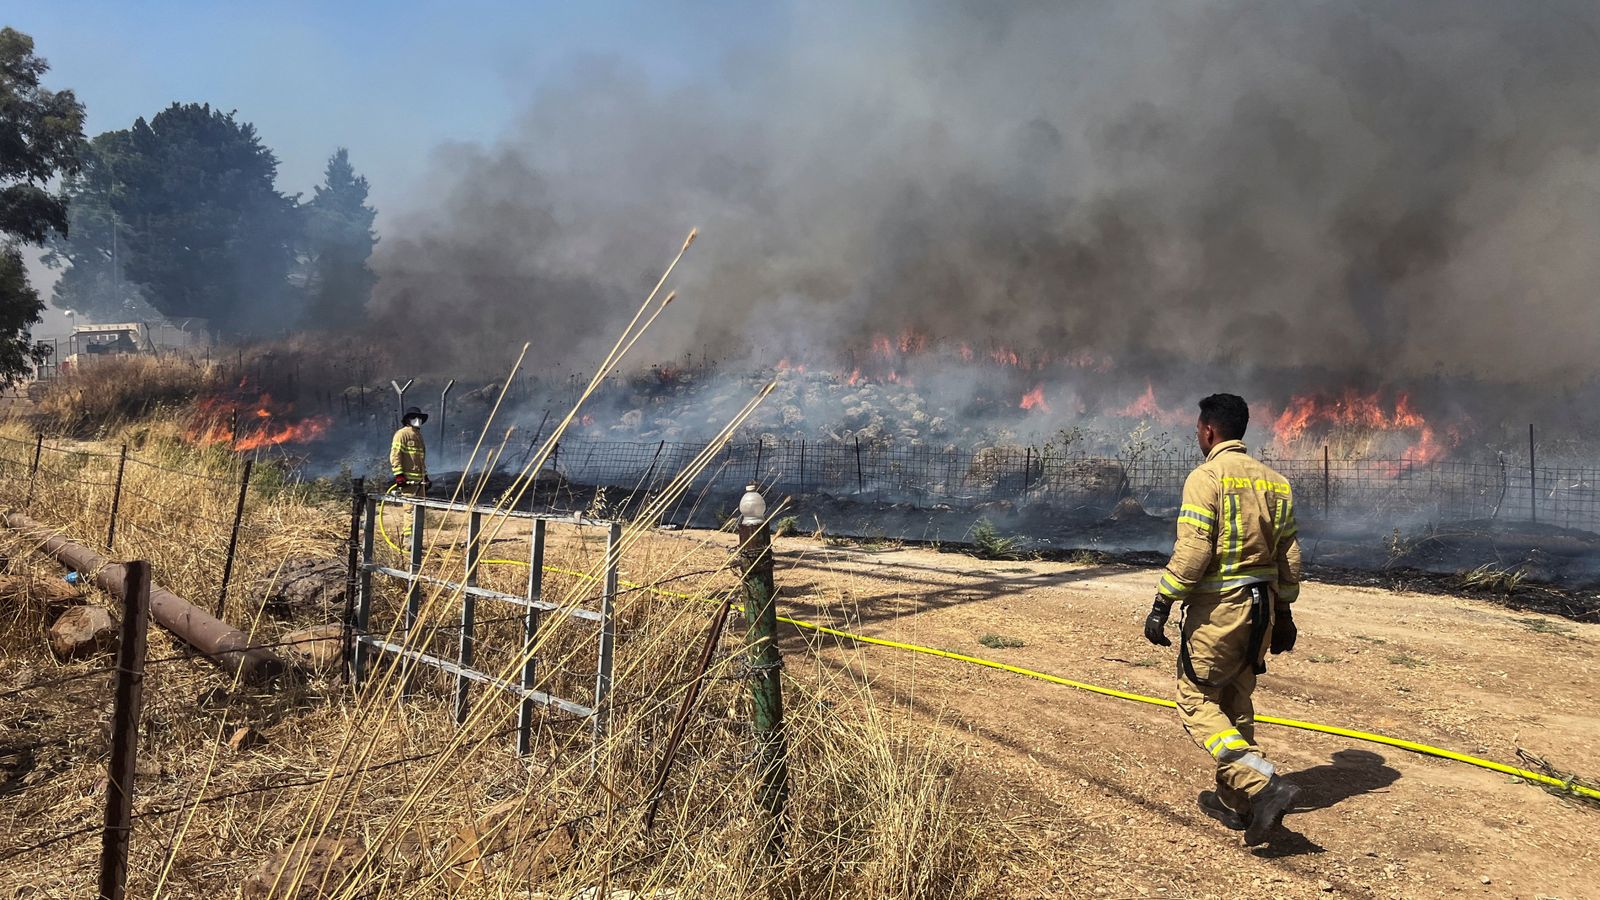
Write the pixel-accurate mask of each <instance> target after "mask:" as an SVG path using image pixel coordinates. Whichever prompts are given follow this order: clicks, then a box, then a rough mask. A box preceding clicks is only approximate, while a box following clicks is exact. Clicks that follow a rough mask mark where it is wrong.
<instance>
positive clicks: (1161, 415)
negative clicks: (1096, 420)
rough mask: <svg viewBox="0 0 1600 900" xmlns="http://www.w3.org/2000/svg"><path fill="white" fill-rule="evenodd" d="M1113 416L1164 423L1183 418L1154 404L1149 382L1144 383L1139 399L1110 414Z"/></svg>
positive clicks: (1154, 395) (1176, 411) (1178, 413)
mask: <svg viewBox="0 0 1600 900" xmlns="http://www.w3.org/2000/svg"><path fill="white" fill-rule="evenodd" d="M1111 414H1112V415H1113V416H1122V417H1124V418H1128V419H1157V420H1160V421H1164V422H1176V421H1179V420H1181V419H1182V418H1183V413H1181V412H1179V411H1178V410H1173V409H1163V408H1162V406H1161V404H1159V403H1157V402H1156V388H1155V385H1153V384H1151V383H1150V382H1148V381H1147V382H1145V385H1144V393H1143V394H1140V395H1139V399H1137V400H1135V401H1133V402H1132V403H1129V404H1128V405H1127V406H1124V407H1123V408H1121V409H1119V410H1116V411H1114V412H1112V413H1111Z"/></svg>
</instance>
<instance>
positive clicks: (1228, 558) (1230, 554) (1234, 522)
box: [1217, 494, 1244, 576]
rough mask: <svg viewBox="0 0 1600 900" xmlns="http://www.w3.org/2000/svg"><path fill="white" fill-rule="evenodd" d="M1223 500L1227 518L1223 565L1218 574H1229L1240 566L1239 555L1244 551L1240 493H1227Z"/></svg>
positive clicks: (1225, 520) (1224, 529)
mask: <svg viewBox="0 0 1600 900" xmlns="http://www.w3.org/2000/svg"><path fill="white" fill-rule="evenodd" d="M1222 502H1223V505H1224V506H1225V507H1226V512H1225V514H1226V516H1227V518H1225V519H1224V520H1223V522H1222V526H1223V527H1222V540H1221V542H1220V543H1221V544H1222V547H1223V551H1222V565H1220V566H1218V567H1217V574H1219V575H1222V576H1229V575H1232V574H1233V573H1234V571H1235V570H1236V569H1238V568H1239V562H1240V559H1239V557H1240V555H1241V554H1242V553H1243V552H1244V535H1243V533H1242V531H1243V529H1241V528H1240V527H1239V495H1238V494H1225V495H1223V498H1222Z"/></svg>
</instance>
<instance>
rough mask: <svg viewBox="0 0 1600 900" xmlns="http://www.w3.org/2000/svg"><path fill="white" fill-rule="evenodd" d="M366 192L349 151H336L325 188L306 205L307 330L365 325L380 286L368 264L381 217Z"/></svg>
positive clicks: (341, 149) (365, 181) (375, 241)
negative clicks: (375, 223)
mask: <svg viewBox="0 0 1600 900" xmlns="http://www.w3.org/2000/svg"><path fill="white" fill-rule="evenodd" d="M367 190H368V184H367V179H366V178H365V177H363V176H360V175H357V174H356V172H355V169H354V168H352V167H351V165H350V154H349V151H347V150H345V149H344V148H343V147H340V148H339V149H338V150H336V151H334V154H333V156H332V157H330V158H329V159H328V169H327V174H326V176H325V177H324V179H323V183H322V184H321V185H318V186H317V188H316V196H315V197H313V198H312V199H311V202H310V203H307V204H306V205H305V215H306V234H305V253H304V271H305V273H306V274H305V279H306V294H307V297H308V302H307V304H306V311H305V315H306V319H307V321H306V325H307V326H308V327H311V328H316V329H319V330H349V329H352V328H355V327H358V326H360V325H361V324H363V323H364V322H365V320H366V307H367V300H368V299H370V298H371V296H372V286H373V284H374V282H376V281H377V277H376V276H375V275H373V274H372V270H371V269H369V268H368V267H367V259H368V258H369V257H370V256H371V255H372V248H373V247H374V246H375V245H376V244H377V243H378V238H377V235H376V234H375V233H374V232H373V230H372V223H373V220H374V218H375V217H376V216H377V211H376V210H374V209H373V208H372V207H370V206H368V205H367Z"/></svg>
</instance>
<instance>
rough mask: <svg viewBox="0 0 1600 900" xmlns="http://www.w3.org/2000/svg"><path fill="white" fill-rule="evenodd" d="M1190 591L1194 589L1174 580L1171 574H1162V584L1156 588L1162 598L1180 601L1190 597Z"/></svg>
mask: <svg viewBox="0 0 1600 900" xmlns="http://www.w3.org/2000/svg"><path fill="white" fill-rule="evenodd" d="M1190 590H1192V588H1190V587H1189V586H1188V585H1186V584H1184V583H1183V582H1181V581H1179V580H1178V579H1176V578H1173V577H1172V574H1171V573H1169V572H1162V573H1161V583H1160V585H1158V586H1157V587H1156V593H1158V594H1160V595H1161V596H1163V597H1173V598H1176V599H1179V600H1181V599H1183V598H1184V597H1185V596H1188V594H1189V591H1190Z"/></svg>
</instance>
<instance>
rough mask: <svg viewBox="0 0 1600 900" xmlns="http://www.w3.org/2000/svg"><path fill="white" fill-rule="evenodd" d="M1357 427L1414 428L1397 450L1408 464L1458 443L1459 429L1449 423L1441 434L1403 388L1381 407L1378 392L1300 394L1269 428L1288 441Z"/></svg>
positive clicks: (1440, 454)
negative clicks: (1404, 445) (1317, 429)
mask: <svg viewBox="0 0 1600 900" xmlns="http://www.w3.org/2000/svg"><path fill="white" fill-rule="evenodd" d="M1313 427H1320V428H1323V429H1333V428H1359V429H1364V430H1367V431H1384V432H1393V431H1415V432H1417V438H1416V441H1415V442H1414V443H1412V444H1411V445H1410V446H1408V447H1407V448H1406V449H1405V450H1404V451H1402V452H1401V454H1400V459H1401V461H1402V462H1404V463H1406V464H1408V465H1421V464H1425V463H1431V462H1434V461H1436V460H1438V459H1441V458H1443V457H1444V455H1445V454H1447V453H1448V452H1450V449H1451V448H1452V447H1455V446H1457V445H1459V444H1460V443H1461V432H1460V430H1459V429H1458V428H1456V427H1454V426H1451V427H1447V428H1445V429H1444V434H1443V436H1442V437H1441V435H1440V434H1439V432H1438V430H1437V429H1435V428H1434V427H1433V425H1431V424H1430V423H1429V422H1428V421H1427V420H1426V419H1424V418H1423V417H1422V415H1421V414H1420V413H1418V412H1417V411H1416V408H1415V407H1413V406H1412V405H1411V397H1410V396H1409V395H1407V394H1405V393H1404V392H1401V393H1398V394H1396V395H1395V398H1394V405H1393V406H1392V407H1389V408H1387V409H1386V408H1385V406H1384V403H1383V400H1382V398H1381V395H1380V394H1379V392H1376V391H1374V392H1372V393H1370V394H1363V393H1360V392H1359V391H1356V390H1355V389H1354V388H1348V389H1346V390H1345V391H1344V392H1342V393H1341V394H1339V395H1338V396H1337V397H1335V398H1331V399H1330V398H1326V397H1321V396H1315V395H1300V396H1296V397H1293V398H1291V399H1290V400H1289V405H1288V406H1286V407H1285V408H1284V410H1283V412H1281V413H1279V414H1278V416H1277V418H1276V419H1274V420H1273V423H1272V431H1273V435H1274V436H1275V437H1276V438H1277V441H1278V443H1279V444H1283V445H1288V444H1292V443H1294V442H1295V441H1298V440H1300V439H1302V438H1304V437H1305V436H1306V434H1307V433H1308V432H1309V431H1310V430H1311V429H1312V428H1313Z"/></svg>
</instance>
